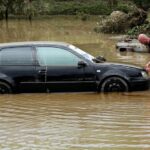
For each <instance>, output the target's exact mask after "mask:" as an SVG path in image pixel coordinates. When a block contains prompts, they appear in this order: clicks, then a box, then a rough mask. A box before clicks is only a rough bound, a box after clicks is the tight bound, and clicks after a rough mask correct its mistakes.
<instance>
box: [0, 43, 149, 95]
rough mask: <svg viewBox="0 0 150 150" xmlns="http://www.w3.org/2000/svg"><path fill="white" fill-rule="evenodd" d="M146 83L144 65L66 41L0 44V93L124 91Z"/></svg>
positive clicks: (141, 87) (137, 88)
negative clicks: (96, 54)
mask: <svg viewBox="0 0 150 150" xmlns="http://www.w3.org/2000/svg"><path fill="white" fill-rule="evenodd" d="M148 87H149V78H148V74H147V72H146V71H145V70H144V69H142V68H139V67H135V66H131V65H125V64H117V63H108V62H105V61H104V59H102V58H101V57H97V58H95V57H94V56H92V55H90V54H88V53H86V52H84V51H82V50H80V49H79V48H77V47H75V46H73V45H70V44H67V43H60V42H23V43H21V42H19V43H9V44H8V43H6V44H0V93H12V92H59V91H61V92H64V91H70V92H71V91H72V92H73V91H75V92H76V91H102V92H114V91H115V92H126V91H133V90H145V89H148Z"/></svg>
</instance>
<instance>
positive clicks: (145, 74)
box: [141, 71, 149, 79]
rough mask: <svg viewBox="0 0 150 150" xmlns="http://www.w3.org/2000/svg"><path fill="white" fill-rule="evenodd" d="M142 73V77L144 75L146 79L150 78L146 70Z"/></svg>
mask: <svg viewBox="0 0 150 150" xmlns="http://www.w3.org/2000/svg"><path fill="white" fill-rule="evenodd" d="M141 74H142V77H143V78H145V79H148V78H149V76H148V74H147V72H146V71H141Z"/></svg>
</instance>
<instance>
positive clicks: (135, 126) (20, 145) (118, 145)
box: [0, 17, 150, 150]
mask: <svg viewBox="0 0 150 150" xmlns="http://www.w3.org/2000/svg"><path fill="white" fill-rule="evenodd" d="M96 24H97V19H90V20H88V21H86V22H83V21H80V20H79V19H76V18H68V17H57V18H54V17H52V18H50V19H43V20H34V21H33V22H32V24H31V23H29V22H28V21H25V20H10V21H9V22H8V23H6V22H4V21H1V22H0V42H1V43H3V42H12V41H31V40H32V41H33V40H34V41H35V40H36V41H37V40H43V41H45V40H52V41H65V42H69V43H72V44H75V45H77V46H78V47H80V48H82V49H84V50H86V51H88V52H89V53H91V54H93V55H94V56H96V55H103V56H104V57H106V58H107V60H109V61H115V62H123V63H130V64H135V65H140V66H144V65H145V63H146V62H147V61H149V60H150V54H146V53H145V54H139V53H132V52H128V53H118V52H117V51H116V50H115V43H116V40H111V39H110V37H111V36H112V35H104V34H96V33H94V32H93V30H92V28H93V26H95V25H96ZM149 116H150V91H144V92H132V93H110V94H103V93H100V94H98V93H59V94H58V93H51V94H44V93H43V94H16V95H1V96H0V149H4V150H16V149H17V150H100V149H102V150H110V149H112V150H149V149H150V119H149V118H150V117H149Z"/></svg>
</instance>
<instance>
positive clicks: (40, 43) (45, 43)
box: [0, 41, 70, 48]
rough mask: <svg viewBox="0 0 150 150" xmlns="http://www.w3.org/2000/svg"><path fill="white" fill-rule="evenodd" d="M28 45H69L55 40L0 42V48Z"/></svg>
mask: <svg viewBox="0 0 150 150" xmlns="http://www.w3.org/2000/svg"><path fill="white" fill-rule="evenodd" d="M30 45H56V46H69V45H70V44H68V43H65V42H55V41H30V42H28V41H27V42H10V43H0V48H4V47H15V46H30Z"/></svg>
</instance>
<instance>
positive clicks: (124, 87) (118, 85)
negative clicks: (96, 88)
mask: <svg viewBox="0 0 150 150" xmlns="http://www.w3.org/2000/svg"><path fill="white" fill-rule="evenodd" d="M101 91H102V92H128V91H129V86H128V84H127V82H126V81H125V80H124V79H122V78H120V77H109V78H107V79H105V80H104V81H103V83H102V84H101Z"/></svg>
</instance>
